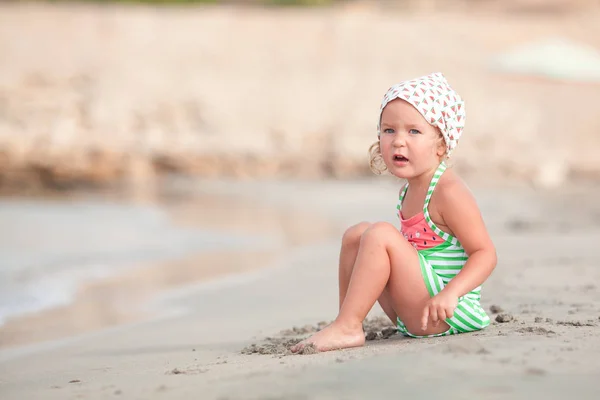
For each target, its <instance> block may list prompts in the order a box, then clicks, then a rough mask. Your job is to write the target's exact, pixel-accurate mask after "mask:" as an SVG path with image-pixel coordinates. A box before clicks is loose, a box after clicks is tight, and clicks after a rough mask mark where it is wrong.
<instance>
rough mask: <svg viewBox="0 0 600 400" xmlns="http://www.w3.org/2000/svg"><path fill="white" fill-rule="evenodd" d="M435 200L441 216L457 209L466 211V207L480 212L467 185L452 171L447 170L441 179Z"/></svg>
mask: <svg viewBox="0 0 600 400" xmlns="http://www.w3.org/2000/svg"><path fill="white" fill-rule="evenodd" d="M433 198H435V203H436V206H437V208H438V210H439V212H440V214H444V211H446V212H447V211H450V210H452V209H456V208H459V209H464V208H465V207H467V208H471V209H472V210H473V211H478V206H477V201H476V200H475V196H474V195H473V193H472V192H471V190H470V189H469V187H468V186H467V185H466V183H465V182H464V181H463V180H462V179H461V178H460V177H459V176H458V175H457V174H456V173H455V172H454V171H453V170H451V169H448V170H446V172H445V173H444V174H443V175H442V177H441V178H440V181H439V182H438V184H437V186H436V188H435V191H434V193H433V195H432V200H433Z"/></svg>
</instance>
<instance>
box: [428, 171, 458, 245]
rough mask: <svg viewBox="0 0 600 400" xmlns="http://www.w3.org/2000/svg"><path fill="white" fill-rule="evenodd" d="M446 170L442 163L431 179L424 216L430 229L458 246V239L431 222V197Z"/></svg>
mask: <svg viewBox="0 0 600 400" xmlns="http://www.w3.org/2000/svg"><path fill="white" fill-rule="evenodd" d="M445 170H446V164H445V163H443V162H442V163H441V164H440V166H439V167H438V168H437V170H436V171H435V174H433V178H431V182H430V183H429V189H428V190H427V196H426V197H425V204H423V214H425V221H427V225H429V227H430V228H431V229H432V230H433V231H434V232H435V233H436V234H437V235H438V236H439V237H441V238H442V239H444V240H445V241H447V242H450V243H452V244H457V243H458V239H457V238H456V237H454V236H453V235H450V234H448V233H446V232H444V231H442V230H441V229H440V228H438V227H437V226H436V225H435V223H434V222H433V221H432V220H431V216H430V215H429V202H430V201H431V196H432V195H433V191H434V189H435V187H436V185H437V184H438V182H439V181H440V178H441V177H442V174H443V173H444V171H445Z"/></svg>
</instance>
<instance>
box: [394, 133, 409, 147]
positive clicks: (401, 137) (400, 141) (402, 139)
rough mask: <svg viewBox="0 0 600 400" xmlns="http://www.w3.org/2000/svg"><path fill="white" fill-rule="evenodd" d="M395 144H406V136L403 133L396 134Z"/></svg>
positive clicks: (397, 145)
mask: <svg viewBox="0 0 600 400" xmlns="http://www.w3.org/2000/svg"><path fill="white" fill-rule="evenodd" d="M393 145H394V146H396V147H402V146H405V145H406V138H405V136H404V135H403V134H402V133H398V134H396V136H395V137H394V142H393Z"/></svg>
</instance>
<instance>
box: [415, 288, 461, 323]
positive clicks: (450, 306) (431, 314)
mask: <svg viewBox="0 0 600 400" xmlns="http://www.w3.org/2000/svg"><path fill="white" fill-rule="evenodd" d="M457 305H458V296H456V295H454V294H452V293H451V292H448V291H446V290H442V291H441V292H439V293H438V294H437V295H435V296H434V297H432V298H431V299H429V301H428V302H427V303H426V304H425V308H424V309H423V317H422V318H421V329H423V330H427V325H428V323H429V320H430V319H431V322H432V325H433V326H434V327H435V326H438V325H439V323H440V321H445V320H446V318H452V316H453V315H454V309H455V308H456V306H457Z"/></svg>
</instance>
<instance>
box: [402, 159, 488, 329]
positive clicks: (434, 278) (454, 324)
mask: <svg viewBox="0 0 600 400" xmlns="http://www.w3.org/2000/svg"><path fill="white" fill-rule="evenodd" d="M445 170H446V164H445V163H443V162H442V163H441V164H440V166H439V167H438V168H437V170H436V172H435V174H434V175H433V178H432V179H431V183H430V184H429V189H428V190H427V196H426V197H425V203H424V204H423V212H422V213H419V214H417V215H415V216H414V217H412V218H409V219H407V220H404V219H402V212H401V210H402V202H403V200H404V196H405V195H406V191H407V189H408V184H406V185H405V187H404V189H403V190H402V192H401V193H400V198H399V201H398V206H397V209H398V217H399V218H400V222H401V225H402V229H401V231H402V234H403V235H404V237H405V238H406V240H408V242H409V243H411V244H412V245H413V246H414V247H415V248H416V249H417V253H418V255H419V262H420V265H421V273H422V274H423V279H424V281H425V286H426V287H427V290H428V291H429V295H430V296H431V297H433V296H435V295H436V294H438V293H439V292H440V291H441V290H442V289H443V288H444V286H445V285H446V284H447V283H448V282H450V280H451V279H452V278H454V277H455V276H456V274H458V273H459V272H460V270H461V269H462V268H463V266H464V265H465V263H466V262H467V259H468V256H467V254H466V252H465V249H464V248H463V247H462V245H461V244H460V242H459V241H458V239H457V238H456V237H454V236H452V235H450V234H448V233H446V232H444V231H442V230H440V229H439V228H438V227H437V226H436V225H435V224H434V222H433V221H432V220H431V217H430V215H429V210H428V207H429V202H430V200H431V196H432V195H433V191H434V190H435V187H436V185H437V183H438V182H439V180H440V177H441V176H442V174H443V173H444V171H445ZM480 300H481V286H479V287H477V288H475V289H473V290H472V291H471V292H469V293H467V294H466V295H464V296H462V297H460V298H459V299H458V306H457V307H456V309H455V310H454V315H453V316H452V318H447V319H446V323H447V324H448V325H449V326H450V329H448V330H447V331H446V332H443V333H439V334H435V335H426V336H416V335H413V334H411V333H410V332H408V330H407V329H406V326H405V325H404V323H403V322H402V321H401V320H400V318H398V321H397V322H398V323H397V325H398V331H399V332H400V333H401V334H403V335H405V336H410V337H415V338H421V337H433V336H446V335H453V334H456V333H463V332H473V331H477V330H480V329H483V328H485V327H486V326H488V325H489V324H490V318H489V317H488V316H487V314H486V313H485V311H484V310H483V308H482V307H481V304H480Z"/></svg>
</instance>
